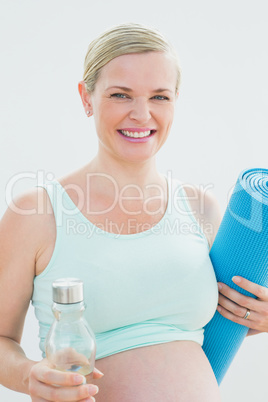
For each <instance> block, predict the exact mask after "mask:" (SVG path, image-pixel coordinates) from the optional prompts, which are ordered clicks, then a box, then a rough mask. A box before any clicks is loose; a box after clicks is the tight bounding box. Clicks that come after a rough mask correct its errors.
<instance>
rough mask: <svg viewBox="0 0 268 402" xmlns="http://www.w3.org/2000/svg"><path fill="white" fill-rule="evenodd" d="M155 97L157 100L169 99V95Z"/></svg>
mask: <svg viewBox="0 0 268 402" xmlns="http://www.w3.org/2000/svg"><path fill="white" fill-rule="evenodd" d="M154 99H156V100H169V98H168V97H167V96H162V95H156V96H154Z"/></svg>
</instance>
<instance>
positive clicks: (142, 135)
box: [120, 130, 151, 138]
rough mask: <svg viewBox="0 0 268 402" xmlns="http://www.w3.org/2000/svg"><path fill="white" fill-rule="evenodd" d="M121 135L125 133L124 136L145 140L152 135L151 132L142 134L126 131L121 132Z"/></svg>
mask: <svg viewBox="0 0 268 402" xmlns="http://www.w3.org/2000/svg"><path fill="white" fill-rule="evenodd" d="M120 131H121V133H123V134H124V135H126V136H128V137H133V138H143V137H148V136H149V135H150V134H151V131H150V130H148V131H143V132H140V133H137V132H133V131H132V132H130V131H125V130H120Z"/></svg>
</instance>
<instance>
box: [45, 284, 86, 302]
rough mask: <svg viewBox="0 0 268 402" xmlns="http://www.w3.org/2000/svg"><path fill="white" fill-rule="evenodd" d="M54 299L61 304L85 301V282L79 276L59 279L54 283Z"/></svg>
mask: <svg viewBox="0 0 268 402" xmlns="http://www.w3.org/2000/svg"><path fill="white" fill-rule="evenodd" d="M52 289H53V301H54V302H55V303H60V304H71V303H79V302H81V301H83V282H82V281H81V280H80V279H77V278H62V279H57V280H56V281H55V282H53V284H52Z"/></svg>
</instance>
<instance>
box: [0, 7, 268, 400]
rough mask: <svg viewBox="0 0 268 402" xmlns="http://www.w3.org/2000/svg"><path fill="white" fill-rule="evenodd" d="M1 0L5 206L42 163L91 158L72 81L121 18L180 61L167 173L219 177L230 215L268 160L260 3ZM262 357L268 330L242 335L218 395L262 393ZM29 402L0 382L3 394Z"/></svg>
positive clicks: (209, 180)
mask: <svg viewBox="0 0 268 402" xmlns="http://www.w3.org/2000/svg"><path fill="white" fill-rule="evenodd" d="M0 7H1V9H0V38H1V39H0V40H1V63H0V69H1V74H0V80H1V91H0V102H1V104H0V111H1V118H0V125H1V127H0V136H1V137H0V172H1V176H0V215H2V214H3V213H4V211H5V209H6V207H7V204H6V188H7V184H8V183H9V182H10V180H12V179H14V180H15V182H16V185H14V191H13V196H15V195H16V194H19V193H21V192H24V191H25V190H27V189H28V188H31V187H32V186H34V185H35V184H36V182H37V173H38V172H39V174H41V175H42V174H43V175H44V177H45V178H51V177H52V176H53V177H54V176H55V177H59V176H61V175H65V174H67V173H68V172H71V171H73V170H75V169H77V168H79V167H80V166H82V165H84V164H86V163H87V161H89V160H91V159H92V158H93V156H94V155H95V153H96V150H97V141H96V134H95V132H94V122H93V119H92V118H91V119H87V118H86V116H85V113H84V111H83V109H82V104H81V100H80V98H79V94H78V90H77V83H78V81H79V80H81V79H82V74H83V61H84V56H85V54H86V50H87V46H88V44H89V42H90V41H91V40H92V39H94V38H95V37H96V36H97V35H98V34H99V33H101V32H102V31H103V30H105V29H107V28H108V27H110V26H111V25H115V24H117V23H122V22H129V21H131V22H140V23H145V24H149V25H151V26H154V27H156V28H157V29H159V30H160V31H162V33H164V34H165V35H166V36H167V37H168V38H169V39H170V40H171V41H172V43H173V44H174V46H175V47H176V49H177V51H178V54H179V57H180V60H181V65H182V72H183V76H182V85H181V89H180V96H179V100H178V103H177V108H176V117H175V121H174V124H173V128H172V132H171V134H170V137H169V139H168V141H167V142H166V144H165V145H164V147H163V149H162V150H161V151H160V153H159V155H158V159H157V161H158V162H157V163H158V168H159V170H160V171H161V172H163V173H166V172H167V171H171V172H172V175H173V176H174V177H177V178H179V179H181V180H184V181H186V182H190V183H192V182H194V183H197V184H203V185H208V184H210V185H213V188H214V192H215V193H216V195H217V196H218V199H219V201H220V204H221V207H222V211H223V212H224V210H225V207H226V204H227V199H228V193H229V191H230V189H231V187H232V186H233V184H234V183H235V182H236V180H237V177H238V174H239V173H240V171H241V170H243V169H245V168H248V167H263V168H267V167H268V158H267V145H268V144H267V142H268V141H267V128H268V127H267V126H268V118H267V110H268V101H267V98H268V96H267V95H268V74H267V71H268V55H267V37H268V24H267V6H266V1H265V0H263V1H258V0H257V1H254V2H253V1H248V0H244V1H240V0H238V1H236V0H232V1H231V0H225V1H221V2H219V1H215V0H210V1H209V0H203V1H199V0H194V1H186V0H185V1H180V0H177V1H171V0H165V1H163V0H161V1H157V0H147V1H144V0H136V1H135V2H126V1H125V0H113V1H110V0H106V1H104V0H100V1H94V2H93V1H89V0H77V1H73V0H57V1H55V0H53V1H52V0H46V1H38V0H24V1H21V0H12V1H10V0H0ZM19 174H22V175H23V176H24V177H28V178H24V179H20V180H19V179H18V175H19ZM53 177H52V178H53ZM1 319H2V318H1ZM1 319H0V325H1ZM37 331H38V329H37V323H36V320H35V317H34V314H33V311H32V307H30V310H29V314H28V316H27V320H26V325H25V332H24V336H23V347H24V349H25V351H26V354H27V355H28V356H29V357H31V358H33V359H36V360H38V359H40V352H39V350H38V337H37ZM267 362H268V337H267V334H261V335H257V336H254V337H251V338H247V339H246V340H245V341H244V344H243V345H242V347H241V349H240V351H239V352H238V354H237V356H236V358H235V360H234V362H233V364H232V366H231V368H230V369H229V371H228V373H227V375H226V377H225V379H224V381H223V382H222V385H221V388H220V389H221V395H222V400H223V402H239V401H243V402H249V401H252V400H254V402H262V401H266V400H267V396H265V395H267V374H268V373H267ZM1 364H3V362H1ZM29 399H30V398H29V397H28V396H25V395H22V394H16V393H14V392H11V391H9V390H7V389H5V388H4V387H2V386H0V400H1V401H3V402H6V401H7V402H8V401H18V402H19V401H28V400H29ZM148 402H149V401H148Z"/></svg>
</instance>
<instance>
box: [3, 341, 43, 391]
mask: <svg viewBox="0 0 268 402" xmlns="http://www.w3.org/2000/svg"><path fill="white" fill-rule="evenodd" d="M0 361H1V364H0V383H1V384H2V385H3V386H4V387H7V388H10V389H12V390H13V391H17V392H23V393H25V394H29V390H28V388H29V373H30V371H31V368H32V367H33V365H34V364H36V362H34V361H33V360H29V359H28V358H27V357H26V356H25V353H24V351H23V350H22V348H21V347H20V345H19V344H18V343H17V342H15V341H13V340H12V339H9V338H5V337H0ZM3 362H4V363H3Z"/></svg>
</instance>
